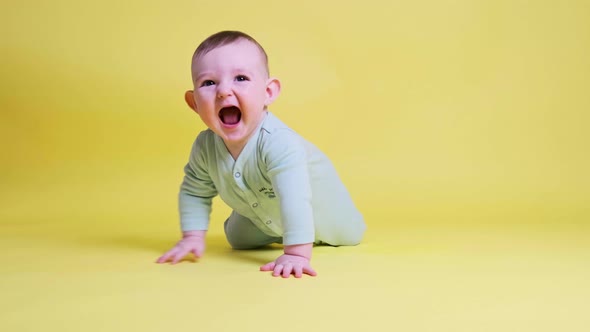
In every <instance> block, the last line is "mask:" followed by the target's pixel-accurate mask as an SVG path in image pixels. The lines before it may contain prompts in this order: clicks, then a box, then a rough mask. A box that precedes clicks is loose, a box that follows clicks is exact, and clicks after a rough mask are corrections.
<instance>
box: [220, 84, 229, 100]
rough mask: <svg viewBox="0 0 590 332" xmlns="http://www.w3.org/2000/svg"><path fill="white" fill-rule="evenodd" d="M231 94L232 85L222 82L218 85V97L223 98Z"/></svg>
mask: <svg viewBox="0 0 590 332" xmlns="http://www.w3.org/2000/svg"><path fill="white" fill-rule="evenodd" d="M230 95H231V87H230V86H229V84H225V83H220V84H219V85H218V86H217V98H219V99H223V98H225V97H227V96H230Z"/></svg>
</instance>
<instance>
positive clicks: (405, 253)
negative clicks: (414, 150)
mask: <svg viewBox="0 0 590 332" xmlns="http://www.w3.org/2000/svg"><path fill="white" fill-rule="evenodd" d="M146 176H147V175H146ZM156 177H158V174H156ZM159 177H160V178H167V177H166V176H164V175H163V174H159ZM171 177H172V176H170V178H171ZM105 179H106V177H105ZM144 179H145V177H142V176H139V177H136V178H134V180H129V181H130V182H123V183H121V182H120V181H119V182H118V181H116V180H115V179H112V180H111V182H108V181H102V183H93V184H92V185H91V186H90V188H92V189H93V190H94V191H86V192H84V190H83V188H85V187H86V185H88V184H89V183H88V181H86V183H80V182H75V181H73V180H75V178H74V179H73V180H72V181H73V182H69V183H68V181H66V180H63V178H62V183H61V184H53V188H52V187H51V185H49V182H51V181H50V180H49V179H46V180H45V181H46V182H47V184H48V186H47V188H46V191H44V192H39V195H40V196H41V198H39V199H38V201H37V203H41V202H42V201H46V204H40V205H39V208H38V209H37V208H35V207H34V206H28V204H27V203H26V202H23V200H22V195H23V193H24V191H25V190H27V188H21V189H20V191H19V189H18V188H17V187H16V186H14V187H12V188H13V190H11V191H8V190H7V191H5V192H4V196H3V197H2V201H3V202H5V203H6V205H4V207H3V223H2V224H1V228H0V230H1V232H0V234H1V238H0V252H1V257H2V259H1V260H2V264H1V265H0V294H2V296H1V301H0V329H1V330H2V331H11V332H12V331H19V332H20V331H42V330H43V331H87V332H91V331H169V330H179V329H197V330H201V331H234V330H235V331H271V330H283V331H300V330H307V331H337V330H344V331H362V330H365V329H367V328H370V329H373V330H391V331H394V330H399V331H568V332H569V331H587V327H588V326H590V325H589V324H590V319H589V318H588V315H587V313H588V304H589V300H588V299H590V287H587V286H588V280H590V264H588V262H589V259H590V241H588V240H589V237H588V234H590V232H589V231H588V228H587V226H584V224H583V223H580V221H583V220H581V219H580V220H575V219H569V220H564V222H563V223H562V224H561V225H560V226H557V225H556V224H555V223H543V218H542V216H541V215H537V216H535V214H534V213H532V214H531V215H530V216H529V219H522V218H523V216H522V215H521V216H519V217H517V218H513V219H510V218H508V219H506V218H504V219H494V218H492V219H490V218H489V217H486V216H484V215H483V214H481V215H478V214H477V213H476V212H474V211H473V210H471V211H470V213H469V214H467V213H466V212H468V211H467V210H465V211H455V212H454V215H453V214H450V213H447V214H446V215H444V212H440V213H441V216H443V217H444V218H443V217H441V218H431V217H426V215H427V214H424V213H423V214H422V216H421V217H420V213H418V212H417V211H416V213H414V214H413V215H415V216H419V217H418V218H416V217H414V218H413V219H412V217H411V215H406V216H403V215H401V214H400V213H399V211H398V212H396V210H395V209H394V208H390V207H387V206H383V205H380V204H371V203H370V200H366V199H363V198H360V199H359V201H360V203H359V206H360V208H361V209H362V210H363V211H364V213H365V216H366V219H367V223H368V226H369V230H368V233H367V236H366V240H365V241H364V242H363V243H362V244H361V245H359V246H357V247H340V248H332V247H316V248H315V250H314V257H313V264H314V267H315V268H316V270H317V271H318V273H319V275H318V276H317V277H315V278H312V277H307V276H306V277H304V278H302V279H294V278H290V279H288V280H285V279H281V278H273V277H271V276H270V275H269V274H268V273H264V272H259V271H258V267H259V266H260V265H262V264H263V263H266V262H267V261H269V260H272V259H273V258H275V257H276V256H277V255H279V254H280V248H279V247H275V248H269V249H266V250H257V251H232V250H231V249H230V248H229V246H228V244H227V243H226V241H225V239H224V237H223V234H222V232H221V224H222V221H223V216H224V215H225V214H226V213H227V212H228V210H227V208H225V207H224V206H222V204H220V202H219V201H216V202H215V207H216V209H215V210H214V216H213V223H212V229H211V231H210V234H209V240H208V247H207V251H206V254H205V256H204V257H203V258H202V259H201V260H199V261H198V262H194V261H191V260H187V261H184V262H182V263H181V264H178V265H176V266H171V265H158V264H155V263H154V260H155V259H156V258H157V257H158V255H160V254H161V253H162V252H164V251H165V250H166V249H167V248H168V247H169V246H170V245H171V244H172V243H173V242H174V241H175V240H176V236H177V231H176V229H177V225H176V216H175V211H174V209H173V206H174V203H173V201H174V198H172V197H166V195H167V192H168V191H170V192H172V191H173V188H175V187H176V183H172V184H170V185H169V186H168V185H166V186H164V185H162V186H160V187H158V190H156V191H154V192H149V191H148V190H149V187H150V186H149V185H148V184H145V183H143V180H144ZM164 182H167V181H164ZM170 182H173V181H170ZM41 183H44V182H43V181H41ZM142 183H143V184H142ZM5 188H6V187H5ZM105 188H110V189H111V191H106V190H105ZM124 188H127V189H124ZM131 188H135V189H131ZM101 190H102V191H101ZM141 192H143V193H144V195H145V196H143V197H140V199H137V198H136V199H135V200H134V199H131V198H132V197H137V196H138V195H139V194H140V193H141ZM10 193H12V195H11V194H10ZM85 196H86V197H85ZM171 196H172V195H171ZM18 197H21V199H18ZM31 197H32V195H31V196H29V198H31ZM121 200H126V201H127V203H126V204H125V203H124V202H122V201H121ZM158 201H159V202H161V205H162V206H163V207H157V206H156V205H155V204H156V202H158ZM68 202H69V204H68ZM92 202H94V203H92ZM29 203H31V201H29ZM152 204H153V205H152ZM146 205H152V206H153V208H146ZM464 212H465V213H464ZM392 216H393V217H392ZM453 216H454V217H455V218H451V217H453ZM451 220H455V221H454V222H453V221H451ZM457 220H460V221H457ZM511 224H512V225H511Z"/></svg>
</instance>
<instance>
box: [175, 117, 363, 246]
mask: <svg viewBox="0 0 590 332" xmlns="http://www.w3.org/2000/svg"><path fill="white" fill-rule="evenodd" d="M184 172H185V176H184V180H183V182H182V185H181V188H180V193H179V211H180V223H181V228H182V230H183V231H189V230H207V229H208V226H209V215H210V212H211V202H212V199H213V197H215V196H216V195H219V196H220V197H221V199H222V200H223V201H224V202H225V203H226V204H227V205H229V206H230V207H231V208H232V209H233V210H234V211H235V212H236V213H238V214H240V215H242V216H244V217H246V218H248V219H250V220H251V221H252V222H253V223H254V225H255V226H256V227H258V228H259V229H260V230H261V231H262V232H264V233H266V234H268V235H269V236H274V237H282V238H283V244H284V245H294V244H304V243H311V242H315V243H320V242H323V243H328V244H331V245H355V244H358V243H359V242H360V240H361V238H362V236H363V234H364V231H365V229H366V226H365V223H364V221H363V217H362V215H361V213H360V212H359V211H358V210H357V208H356V207H355V205H354V203H353V202H352V199H351V197H350V195H349V193H348V191H347V190H346V188H345V186H344V184H343V183H342V181H341V180H340V178H339V177H338V174H337V173H336V170H335V168H334V166H333V165H332V163H331V162H330V160H329V159H328V158H327V157H326V155H325V154H324V153H322V152H321V151H320V150H319V149H318V148H316V147H315V146H314V145H313V144H311V143H310V142H308V141H306V140H304V139H303V138H302V137H301V136H300V135H298V134H297V133H296V132H295V131H293V130H292V129H290V128H289V127H288V126H286V125H285V124H284V123H283V122H281V121H280V120H279V119H278V118H277V117H276V116H274V115H273V114H272V113H267V114H266V116H265V118H264V121H263V122H262V123H261V125H260V126H259V128H258V129H257V130H256V131H255V133H254V134H253V135H252V137H251V138H250V139H249V140H248V143H247V144H246V146H245V147H244V149H243V150H242V152H241V154H240V156H239V157H238V159H237V160H234V159H233V157H232V156H231V155H230V153H229V152H228V150H227V148H226V146H225V144H224V143H223V140H222V139H221V138H220V137H219V136H217V135H216V134H215V133H214V132H213V131H211V130H209V129H208V130H205V131H203V132H201V133H200V134H199V135H198V137H197V139H196V140H195V142H194V144H193V147H192V150H191V154H190V158H189V162H188V163H187V165H186V166H185V168H184Z"/></svg>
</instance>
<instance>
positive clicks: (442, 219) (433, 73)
mask: <svg viewBox="0 0 590 332" xmlns="http://www.w3.org/2000/svg"><path fill="white" fill-rule="evenodd" d="M0 12H1V13H0V22H1V23H0V27H1V32H0V33H1V41H0V59H1V61H0V69H1V71H0V75H1V76H0V77H1V78H0V80H1V81H0V84H1V86H0V106H1V109H0V111H1V113H0V142H1V143H0V144H1V146H0V147H1V151H2V153H1V158H2V159H1V163H0V330H2V331H40V330H45V331H163V330H167V331H168V330H176V329H183V330H186V329H194V330H199V331H227V330H244V331H251V330H252V331H253V330H262V331H270V330H284V331H297V330H310V331H337V330H347V331H348V330H351V331H352V330H366V329H367V328H370V329H374V330H390V331H586V330H587V329H588V326H590V320H589V319H588V315H587V314H588V307H590V300H589V299H590V290H589V289H590V287H588V280H590V267H589V262H590V241H589V240H590V227H589V225H590V223H589V221H590V204H589V203H590V202H589V200H590V199H589V197H590V176H589V174H588V173H589V172H588V170H589V169H590V156H589V152H588V151H589V142H590V134H589V132H588V126H589V124H590V121H589V120H590V115H589V111H590V93H589V91H588V89H589V87H590V56H589V55H588V54H589V51H590V5H589V4H588V2H587V1H573V0H569V1H568V0H566V1H556V0H554V1H549V0H547V1H505V0H502V1H491V0H490V1H468V0H455V1H451V0H442V1H435V0H418V1H377V0H366V1H358V2H351V3H348V2H346V1H345V2H342V1H308V0H304V1H292V2H286V1H285V2H282V1H262V0H255V1H233V0H230V1H223V2H216V1H111V0H107V1H40V0H37V1H18V2H17V1H11V2H10V3H3V4H2V5H1V6H0ZM225 29H238V30H242V31H245V32H247V33H249V34H251V35H252V36H253V37H255V38H256V39H257V40H258V41H259V42H260V43H261V44H262V45H263V46H264V47H265V48H266V51H267V53H268V54H269V56H270V68H271V74H273V75H275V76H277V77H279V78H280V79H281V81H282V86H283V91H282V94H281V96H280V98H279V99H278V100H277V102H276V103H275V104H273V105H272V107H271V111H273V112H274V113H275V114H276V115H278V116H279V117H280V118H281V119H282V120H284V121H285V122H287V123H288V124H289V125H291V126H292V127H293V128H294V129H296V130H297V131H298V132H299V133H300V134H302V135H303V136H304V137H306V138H307V139H308V140H310V141H312V142H314V143H315V144H316V145H317V146H318V147H320V148H321V149H322V150H323V151H324V152H326V153H327V154H328V155H329V156H330V158H331V159H332V161H333V162H334V163H335V165H336V168H337V169H338V171H339V173H340V175H341V177H342V179H343V181H344V182H345V184H346V185H347V187H348V188H349V190H350V192H351V194H352V196H353V197H354V199H355V201H356V202H357V204H358V207H359V209H361V211H362V212H363V214H364V215H365V217H366V221H367V224H368V227H369V230H368V232H367V236H366V240H365V241H364V242H363V243H362V244H361V245H359V246H357V247H352V248H327V247H320V248H316V249H315V251H314V259H313V264H314V267H315V268H316V270H318V272H319V276H318V277H316V278H311V277H305V278H303V279H301V280H295V279H289V280H282V279H276V278H271V277H270V276H269V275H267V274H264V273H262V272H258V271H257V269H258V266H259V265H262V264H263V263H266V262H267V261H270V260H272V259H274V258H275V257H276V256H277V255H278V254H280V249H279V248H278V247H274V248H272V249H270V250H261V251H252V252H233V251H231V250H230V248H229V246H228V244H227V243H226V241H225V239H224V237H223V232H222V230H221V225H222V222H223V220H224V219H225V217H226V216H227V214H228V213H229V210H228V208H227V207H225V206H223V204H221V202H220V201H216V202H215V207H214V209H215V210H214V213H213V216H212V218H213V219H212V224H211V229H210V232H209V233H210V237H209V241H208V248H207V252H206V254H205V256H204V257H203V258H202V259H201V260H199V261H198V262H196V263H195V262H191V261H185V262H183V263H182V264H180V265H176V266H170V265H157V264H154V263H153V261H154V260H155V259H156V258H157V257H158V255H160V254H161V253H162V252H164V251H165V250H166V249H168V248H169V247H170V246H171V245H172V244H173V243H174V242H175V241H176V240H177V238H178V221H177V213H176V194H177V190H178V185H179V182H180V180H181V176H182V167H183V166H184V163H185V162H186V160H187V157H188V152H189V149H190V146H191V144H192V140H193V139H194V137H195V135H196V134H197V133H198V132H199V131H200V130H202V129H204V126H203V124H202V123H200V121H199V119H198V118H197V117H196V115H195V114H194V113H192V112H191V111H190V110H189V109H188V107H186V105H185V104H184V101H183V92H184V91H185V90H186V89H189V88H191V81H190V71H189V65H190V57H191V55H192V52H193V50H194V48H195V47H196V46H197V45H198V43H199V42H200V41H201V40H202V39H204V38H206V37H207V36H208V35H210V34H212V33H214V32H217V31H219V30H225Z"/></svg>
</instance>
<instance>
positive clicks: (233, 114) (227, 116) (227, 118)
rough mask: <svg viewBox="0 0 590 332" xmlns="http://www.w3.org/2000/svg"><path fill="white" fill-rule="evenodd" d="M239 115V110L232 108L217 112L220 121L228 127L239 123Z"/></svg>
mask: <svg viewBox="0 0 590 332" xmlns="http://www.w3.org/2000/svg"><path fill="white" fill-rule="evenodd" d="M241 115H242V113H241V112H240V109H239V108H237V107H234V106H232V107H226V108H224V109H222V110H221V111H220V112H219V117H220V118H221V121H222V122H223V123H225V124H229V125H232V124H236V123H238V122H240V116H241Z"/></svg>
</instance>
